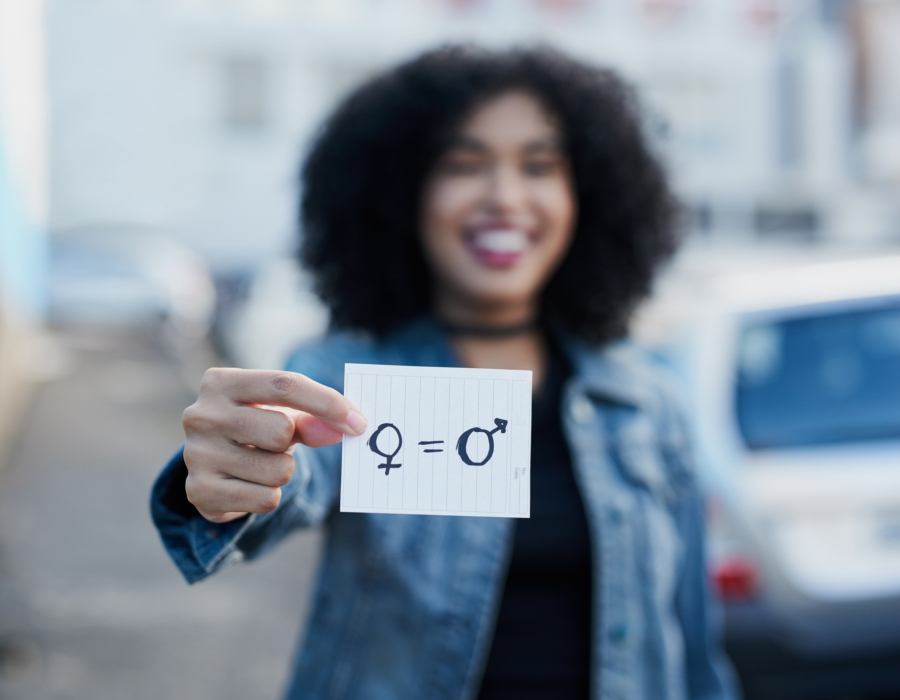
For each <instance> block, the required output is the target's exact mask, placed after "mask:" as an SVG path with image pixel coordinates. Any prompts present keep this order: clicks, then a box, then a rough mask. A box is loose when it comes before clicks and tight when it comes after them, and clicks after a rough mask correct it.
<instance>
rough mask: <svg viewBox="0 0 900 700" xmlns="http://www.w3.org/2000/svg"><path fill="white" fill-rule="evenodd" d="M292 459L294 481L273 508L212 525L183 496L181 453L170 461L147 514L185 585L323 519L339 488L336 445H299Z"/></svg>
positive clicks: (286, 487)
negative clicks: (269, 510)
mask: <svg viewBox="0 0 900 700" xmlns="http://www.w3.org/2000/svg"><path fill="white" fill-rule="evenodd" d="M294 460H295V462H296V468H295V470H294V476H293V478H292V479H291V481H290V482H288V483H287V484H286V485H285V486H283V487H282V489H281V503H280V504H279V505H278V508H276V509H275V510H274V511H272V512H271V513H266V514H264V515H256V514H251V515H248V516H246V517H243V518H239V519H237V520H233V521H231V522H228V523H221V524H216V523H211V522H209V521H208V520H206V519H205V518H203V517H202V516H201V515H200V514H199V513H198V512H197V510H196V508H194V506H193V505H191V503H190V502H189V501H188V500H187V497H186V496H185V493H184V481H185V479H186V478H187V467H186V466H185V463H184V451H183V449H182V450H179V451H178V452H177V453H176V454H175V456H174V457H172V459H171V460H170V461H169V463H168V464H167V465H166V466H165V468H164V469H163V471H162V473H161V474H160V475H159V477H158V478H157V480H156V483H155V484H154V485H153V490H152V492H151V495H150V513H151V516H152V518H153V523H154V524H155V525H156V527H157V530H158V531H159V535H160V537H161V538H162V541H163V545H164V546H165V548H166V551H167V552H168V553H169V556H170V557H172V561H174V562H175V565H176V566H177V567H178V568H179V570H180V571H181V573H182V574H183V575H184V577H185V579H186V580H187V581H188V583H196V582H197V581H201V580H203V579H204V578H206V577H207V576H210V575H212V574H214V573H215V572H217V571H218V570H219V569H221V568H222V567H223V566H225V565H227V564H230V563H233V562H237V561H241V560H243V559H253V558H255V557H257V556H259V555H260V554H262V553H263V552H265V551H267V550H268V549H270V548H271V547H273V546H274V545H275V544H277V543H278V542H279V541H281V539H283V538H284V537H285V535H287V534H288V533H290V532H291V531H292V530H293V529H295V528H300V527H308V526H311V525H317V524H319V523H321V522H322V521H323V520H324V519H325V518H326V516H327V515H328V513H329V512H330V511H331V509H332V507H333V505H334V503H335V501H336V499H337V494H338V491H339V488H340V444H337V445H331V446H329V447H321V448H318V449H311V448H308V447H304V446H303V445H298V446H297V448H296V450H295V452H294Z"/></svg>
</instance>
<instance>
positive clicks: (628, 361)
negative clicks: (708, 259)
mask: <svg viewBox="0 0 900 700" xmlns="http://www.w3.org/2000/svg"><path fill="white" fill-rule="evenodd" d="M551 332H552V333H553V334H554V336H555V337H556V339H557V341H558V342H559V345H560V347H561V348H562V350H563V352H564V353H565V355H566V357H567V359H568V360H569V362H570V363H571V364H572V369H573V375H574V377H575V378H577V380H578V381H579V382H580V383H581V385H582V386H583V387H584V389H585V391H586V393H587V394H589V395H590V396H592V397H593V398H597V399H600V400H602V401H608V402H611V403H618V404H623V405H626V406H633V407H639V406H641V405H646V403H647V402H648V401H649V399H650V397H649V392H648V391H647V388H646V382H645V381H642V376H641V375H642V372H641V370H640V365H641V364H642V363H641V362H640V361H639V359H638V357H637V355H638V352H637V350H636V349H635V348H634V346H633V345H632V344H631V343H630V342H628V341H617V342H614V343H611V344H609V345H606V346H604V347H602V348H593V347H590V346H588V345H586V344H585V343H584V342H582V341H581V340H579V339H578V338H576V337H575V336H574V335H572V334H571V333H568V332H566V331H563V330H561V329H558V328H554V329H552V330H551ZM387 341H388V343H389V344H391V345H394V344H396V345H397V346H402V347H403V348H404V349H405V350H407V351H408V352H409V353H410V355H411V356H412V357H413V359H414V361H415V363H416V364H419V365H423V366H434V367H459V366H460V365H461V363H460V361H459V358H458V357H457V356H456V353H455V352H454V351H453V348H452V346H451V345H450V341H449V339H448V338H447V335H446V333H444V331H443V330H442V329H441V327H440V325H439V324H438V323H437V321H435V319H434V318H433V317H431V316H421V317H419V318H417V319H415V320H414V321H411V322H410V323H408V324H406V325H404V326H403V327H402V328H400V329H398V330H397V331H394V332H393V333H392V334H391V335H390V336H389V337H388V338H387Z"/></svg>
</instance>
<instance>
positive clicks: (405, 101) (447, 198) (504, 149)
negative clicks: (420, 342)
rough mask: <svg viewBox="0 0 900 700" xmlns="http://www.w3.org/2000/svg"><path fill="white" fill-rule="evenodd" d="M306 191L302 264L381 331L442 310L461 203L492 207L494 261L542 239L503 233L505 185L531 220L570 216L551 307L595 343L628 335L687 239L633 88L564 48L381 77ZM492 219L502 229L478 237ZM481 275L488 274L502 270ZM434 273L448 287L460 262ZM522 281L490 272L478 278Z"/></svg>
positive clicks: (426, 65)
mask: <svg viewBox="0 0 900 700" xmlns="http://www.w3.org/2000/svg"><path fill="white" fill-rule="evenodd" d="M501 96H502V99H498V98H500V97H501ZM487 102H489V103H490V108H489V109H488V108H482V109H478V108H479V107H485V105H486V103H487ZM520 108H522V109H521V110H520ZM475 111H477V112H478V114H477V117H476V118H475V119H473V120H472V121H471V122H468V123H466V125H465V127H464V128H463V129H462V130H461V129H460V127H461V126H462V125H463V124H464V122H466V119H467V117H470V116H472V115H473V112H475ZM488 142H489V143H490V146H488V145H487V144H488ZM303 181H304V185H305V197H304V200H303V203H302V217H301V218H302V222H303V233H304V240H303V247H302V252H301V258H302V260H303V262H304V263H305V264H306V265H307V267H309V268H311V269H312V270H314V271H315V272H316V277H317V281H318V289H319V292H320V294H321V295H322V297H323V299H324V300H325V301H326V303H328V305H329V306H330V307H331V310H332V323H333V324H334V325H335V326H336V327H338V328H366V329H368V330H371V331H373V332H375V333H377V334H379V335H380V334H384V333H386V332H388V331H390V330H392V329H396V328H397V327H399V326H400V325H402V324H403V323H405V322H407V321H409V320H411V319H413V318H415V317H416V316H419V315H421V314H423V313H428V312H430V311H431V310H432V309H433V305H434V301H435V300H434V293H435V291H436V287H435V285H434V277H433V273H432V268H431V264H433V263H434V262H435V261H436V258H435V256H434V255H433V253H436V252H438V249H437V248H436V246H438V245H441V244H439V243H438V242H437V240H436V234H435V232H434V231H433V219H429V216H443V212H444V211H445V210H446V208H447V207H453V208H454V209H455V210H456V211H455V214H454V216H457V217H460V216H463V217H465V216H468V215H469V214H470V213H473V212H471V211H467V212H463V211H462V209H461V207H468V210H471V209H472V207H473V206H481V207H482V208H481V209H480V210H479V211H478V212H477V217H478V218H477V219H473V220H471V221H466V222H465V223H466V226H469V227H471V228H470V229H469V231H468V237H467V238H466V239H465V243H466V244H467V245H468V247H469V250H470V252H472V253H473V254H474V253H475V251H476V250H477V251H480V255H481V260H482V261H483V262H487V260H488V259H491V260H494V261H495V262H497V263H502V262H503V261H504V260H505V259H507V260H509V261H512V260H513V259H514V258H515V259H517V256H519V255H522V254H523V252H522V251H520V250H519V247H520V246H525V245H526V241H523V240H522V239H521V238H520V237H518V236H516V235H515V234H511V233H510V232H508V231H505V230H504V229H502V228H500V229H496V228H495V224H496V223H498V222H499V223H501V224H504V225H505V224H506V223H509V222H506V221H505V217H506V218H508V216H509V214H508V211H505V210H504V211H500V213H498V209H497V206H498V205H497V204H496V202H495V204H494V208H493V209H492V210H489V209H486V208H484V206H483V203H480V204H478V205H476V204H474V202H475V201H476V200H479V197H482V196H483V195H484V194H485V193H486V192H488V191H489V190H493V196H495V197H496V196H499V197H500V199H501V200H503V199H505V198H507V201H508V198H509V197H513V198H514V197H528V198H530V200H531V201H530V203H529V204H528V207H529V209H530V211H529V213H528V214H527V216H529V217H531V219H535V217H536V216H552V217H554V219H553V221H552V222H551V223H552V224H553V225H555V226H556V227H557V230H556V232H555V233H553V235H552V236H551V238H552V239H553V240H555V241H559V239H560V236H561V235H562V237H563V238H567V239H569V240H567V242H566V244H565V245H563V246H562V248H561V249H560V251H559V252H560V254H562V253H566V252H568V254H567V255H564V256H562V255H561V257H560V259H557V260H554V261H553V262H552V263H550V264H549V265H548V267H547V272H551V273H552V274H551V275H550V277H549V278H548V277H546V276H545V277H544V278H542V286H543V289H542V293H541V309H540V311H541V315H542V317H543V318H544V319H546V320H548V321H549V322H551V323H554V324H556V325H559V326H561V327H563V328H565V329H567V330H569V331H570V332H572V333H575V334H576V335H578V336H579V337H581V338H582V339H584V340H585V341H588V342H590V343H592V344H596V343H602V342H605V341H608V340H610V339H612V338H615V337H617V336H621V335H622V334H624V332H625V329H626V324H627V322H628V319H629V318H630V316H631V312H632V310H633V309H634V307H635V305H636V304H637V303H638V302H639V301H640V300H641V299H643V298H644V296H645V295H646V294H647V292H648V291H649V287H650V283H651V281H652V277H653V273H654V272H655V270H656V269H657V267H658V266H659V263H660V262H661V261H663V260H665V259H666V258H668V256H669V255H670V254H671V253H672V252H673V251H674V250H675V248H676V245H677V232H676V229H675V227H674V226H673V220H674V218H675V216H676V213H677V206H676V204H675V201H674V200H673V199H672V197H671V196H670V194H669V190H668V187H667V185H666V181H665V178H664V176H663V172H662V170H661V168H660V166H659V164H658V163H657V161H656V160H655V159H654V158H653V157H652V155H651V154H650V152H649V151H648V149H647V146H646V143H645V140H644V138H643V135H642V133H641V129H640V117H639V113H638V109H637V104H636V99H635V96H634V95H633V93H632V91H631V89H630V88H628V87H627V86H626V85H625V84H624V83H622V82H621V81H620V80H619V79H618V78H617V77H616V76H615V75H614V74H613V73H611V72H610V71H605V70H600V69H596V68H593V67H589V66H586V65H584V64H581V63H578V62H576V61H573V60H571V59H569V58H567V57H566V56H563V55H561V54H559V53H557V52H554V51H552V50H549V49H538V50H522V51H512V52H500V53H492V52H489V51H482V50H478V49H474V48H471V47H450V48H446V49H441V50H438V51H434V52H431V53H429V54H426V55H424V56H422V57H420V58H418V59H416V60H414V61H411V62H409V63H407V64H404V65H402V66H400V67H399V68H397V69H396V70H394V71H391V72H389V73H387V74H385V75H383V76H381V77H379V78H376V79H375V80H373V81H371V82H369V83H367V84H366V85H364V86H363V87H361V88H360V89H359V90H357V91H356V92H355V93H353V94H352V95H351V96H350V97H349V98H348V99H347V100H346V101H345V102H344V103H343V104H342V105H341V106H339V107H338V109H337V110H336V112H335V113H334V115H333V116H332V117H331V118H330V120H329V121H328V123H327V124H326V125H325V128H324V130H323V132H322V134H321V136H320V138H319V140H318V142H317V143H316V145H315V148H314V149H313V150H312V152H311V154H310V157H309V159H308V161H307V163H306V166H305V168H304V172H303ZM423 191H424V193H425V196H424V197H423ZM463 199H465V200H466V201H465V202H464V201H463ZM429 205H432V208H428V207H429ZM499 206H500V209H503V207H504V205H503V203H502V202H501V203H500V205H499ZM507 209H508V207H507ZM567 217H568V218H567ZM459 223H461V222H459V221H456V222H454V224H448V225H458V224H459ZM514 223H517V222H514ZM539 223H540V224H541V225H542V226H544V225H545V222H543V221H540V222H538V221H537V220H534V221H530V222H529V224H530V225H532V226H536V225H538V224H539ZM566 224H568V225H566ZM485 225H486V226H488V227H489V228H491V229H494V230H493V231H492V232H489V231H484V232H488V233H490V234H491V235H489V236H488V237H487V238H485V237H484V232H481V234H480V235H479V236H477V237H475V236H474V235H473V234H474V233H475V229H476V228H478V229H479V230H480V229H481V228H482V227H483V226H485ZM523 232H524V231H523ZM561 232H562V233H561ZM548 233H550V232H549V231H544V232H542V234H541V237H542V239H545V238H546V236H547V234H548ZM423 234H424V236H425V241H424V243H425V245H424V246H420V245H417V240H418V239H420V237H421V236H422V235H423ZM528 234H529V236H534V235H535V234H536V231H531V232H528ZM527 240H528V242H529V243H530V242H532V239H527ZM446 243H447V245H449V240H448V241H446ZM546 245H547V243H546V242H545V241H544V240H542V241H541V246H546ZM449 252H451V249H450V248H445V247H443V246H442V247H440V253H441V254H442V255H443V254H445V253H449ZM429 253H431V254H432V255H431V256H430V259H429V260H426V258H425V256H426V255H429ZM525 257H526V258H528V259H527V260H523V262H525V263H526V264H525V265H524V266H523V268H527V269H528V270H532V271H536V268H534V265H535V264H536V261H535V258H534V257H533V256H527V255H526V256H525ZM472 269H473V270H475V269H476V268H472ZM477 269H478V272H477V274H476V275H475V276H476V277H478V278H479V279H481V277H482V275H483V274H484V273H489V272H490V267H489V266H487V265H481V266H480V267H479V268H477ZM523 272H524V269H523ZM434 273H436V274H437V275H438V276H439V277H440V278H441V279H445V278H446V274H445V273H446V269H445V266H442V267H441V268H437V269H434ZM529 274H530V273H529ZM518 275H519V272H518V271H516V272H514V273H512V274H509V275H507V276H506V277H505V278H504V277H503V276H500V275H497V274H487V275H486V276H484V278H483V281H479V282H477V284H487V285H490V284H496V283H497V280H499V279H501V278H503V279H509V280H512V278H513V277H517V276H518ZM469 279H471V275H470V276H469ZM523 279H524V278H523ZM470 283H471V282H470ZM504 284H505V283H504ZM501 286H503V285H501Z"/></svg>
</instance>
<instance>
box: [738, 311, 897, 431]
mask: <svg viewBox="0 0 900 700" xmlns="http://www.w3.org/2000/svg"><path fill="white" fill-rule="evenodd" d="M737 360H738V376H737V387H736V388H737V391H736V401H737V406H736V408H737V418H738V423H739V425H740V429H741V433H742V434H743V436H744V440H745V441H746V443H747V446H748V447H750V449H766V448H773V447H787V446H791V445H819V444H825V443H839V442H850V441H855V440H876V439H887V438H895V439H896V438H900V400H898V397H900V298H896V297H893V298H887V299H882V300H879V301H878V302H876V303H874V304H872V305H871V306H867V307H866V308H857V309H854V310H846V309H845V310H842V311H840V312H831V313H827V314H816V315H813V314H809V315H807V316H803V317H796V316H795V317H792V318H789V319H781V320H771V321H761V322H750V323H748V324H747V325H746V326H745V327H744V329H743V331H742V333H741V337H740V343H739V348H738V358H737Z"/></svg>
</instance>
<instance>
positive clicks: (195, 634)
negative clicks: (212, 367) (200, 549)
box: [0, 330, 318, 700]
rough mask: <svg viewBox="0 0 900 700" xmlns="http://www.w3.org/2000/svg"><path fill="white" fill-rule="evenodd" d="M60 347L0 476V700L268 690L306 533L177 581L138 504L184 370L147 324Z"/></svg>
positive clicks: (310, 539)
mask: <svg viewBox="0 0 900 700" xmlns="http://www.w3.org/2000/svg"><path fill="white" fill-rule="evenodd" d="M60 341H61V343H62V344H63V347H64V349H65V351H66V361H67V363H68V364H69V365H70V367H69V371H68V372H66V373H65V374H64V375H63V376H61V377H60V378H59V379H57V380H55V381H51V382H48V383H46V384H44V385H43V386H42V387H41V388H40V389H39V390H38V392H37V394H36V396H35V398H34V400H33V402H32V404H31V405H30V406H27V407H23V410H26V411H28V413H29V415H28V417H27V418H25V420H24V421H23V422H22V424H23V425H24V428H23V430H22V431H21V432H20V433H19V435H18V437H17V439H16V440H15V442H14V443H13V445H12V449H11V450H10V452H9V454H8V458H7V462H6V465H5V468H4V469H3V470H2V474H0V654H2V656H0V659H2V666H0V698H3V699H4V700H26V699H31V698H34V699H38V698H40V699H41V700H50V699H53V698H66V699H67V700H74V699H79V698H84V699H90V700H104V699H107V698H109V699H110V700H112V699H115V700H121V698H192V699H194V700H203V699H205V698H209V699H213V698H215V699H216V700H227V699H229V698H235V699H237V698H248V697H250V698H274V697H278V696H279V694H280V692H281V688H282V686H283V683H284V681H285V676H286V673H287V670H288V659H289V657H290V655H291V654H292V652H293V649H294V646H295V644H296V635H297V629H298V625H299V620H300V618H301V617H302V616H303V615H304V614H305V610H306V606H307V597H308V593H309V587H310V578H311V573H312V571H313V569H314V565H315V557H316V552H317V547H318V535H317V534H316V533H302V534H300V535H299V536H297V537H295V538H293V539H291V540H290V541H289V542H288V543H287V544H286V545H285V546H284V547H282V548H280V549H279V550H278V551H277V552H276V553H275V554H274V555H272V556H270V557H268V558H267V559H265V560H264V561H262V562H260V563H259V564H257V565H252V566H246V567H239V568H236V569H234V570H232V571H229V572H227V573H226V574H225V575H223V576H220V577H218V579H217V580H213V581H209V582H206V583H202V584H199V585H197V586H194V587H188V586H187V584H185V582H184V581H183V580H182V578H181V576H180V574H179V573H178V572H177V571H176V569H175V567H174V566H173V565H172V564H171V562H170V561H169V559H168V558H167V556H166V554H165V552H164V551H163V548H162V546H161V544H160V543H159V541H158V539H157V536H156V532H155V530H154V529H153V526H152V524H151V522H150V517H149V512H148V506H147V500H148V494H149V489H150V485H151V483H152V481H153V479H154V477H155V475H156V473H157V472H158V471H159V469H160V467H161V465H162V464H163V463H164V462H165V461H166V459H167V458H168V457H169V455H170V453H171V451H172V449H173V447H174V446H177V445H178V443H179V442H180V440H181V439H182V436H183V434H182V432H181V424H180V419H181V412H182V410H183V409H184V407H185V406H187V405H188V404H189V403H191V401H192V400H193V398H192V393H191V391H190V390H189V389H187V388H186V383H185V382H184V381H183V380H182V379H181V378H180V377H181V375H182V374H184V372H183V371H181V370H180V366H179V364H178V363H176V362H175V361H174V360H173V359H171V358H170V357H169V356H167V354H166V353H165V352H164V351H163V349H162V347H161V345H160V342H159V338H158V334H152V333H151V332H149V331H134V330H133V331H130V332H127V331H117V332H105V333H98V332H96V331H91V332H89V331H80V332H75V331H72V332H68V333H64V334H62V335H61V336H60Z"/></svg>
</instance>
